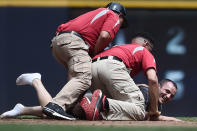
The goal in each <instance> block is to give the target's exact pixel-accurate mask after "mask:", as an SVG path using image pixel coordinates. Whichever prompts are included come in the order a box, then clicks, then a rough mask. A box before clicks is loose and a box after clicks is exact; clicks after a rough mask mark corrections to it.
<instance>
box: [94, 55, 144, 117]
mask: <svg viewBox="0 0 197 131" xmlns="http://www.w3.org/2000/svg"><path fill="white" fill-rule="evenodd" d="M92 73H93V81H94V84H95V85H94V86H97V83H98V85H101V83H102V84H104V88H103V87H102V86H101V87H100V86H98V87H97V88H100V89H104V91H105V92H107V96H108V97H110V98H111V99H108V102H109V113H105V118H106V119H108V120H128V119H130V120H142V119H143V118H144V116H145V109H144V98H143V95H142V93H141V92H140V89H139V88H138V87H137V86H136V85H135V83H134V81H133V79H132V78H131V77H130V75H129V73H128V71H127V69H126V67H125V65H124V64H123V63H121V62H118V61H116V60H110V59H106V60H100V61H97V62H94V63H93V64H92ZM113 99H114V100H113ZM116 100H117V101H116ZM119 112H122V113H121V115H119ZM112 114H113V115H112ZM108 115H109V116H108Z"/></svg>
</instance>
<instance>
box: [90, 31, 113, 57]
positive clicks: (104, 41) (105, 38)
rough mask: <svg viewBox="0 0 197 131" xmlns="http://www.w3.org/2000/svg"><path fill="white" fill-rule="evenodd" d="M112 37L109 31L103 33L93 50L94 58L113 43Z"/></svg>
mask: <svg viewBox="0 0 197 131" xmlns="http://www.w3.org/2000/svg"><path fill="white" fill-rule="evenodd" d="M111 40H112V39H111V36H110V34H109V32H107V31H101V33H100V35H99V38H98V40H97V42H96V45H95V47H94V50H93V56H95V55H97V54H98V53H100V52H102V51H103V50H104V49H105V47H107V45H108V44H109V43H110V42H111Z"/></svg>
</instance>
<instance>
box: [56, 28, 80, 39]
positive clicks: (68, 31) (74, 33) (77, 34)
mask: <svg viewBox="0 0 197 131" xmlns="http://www.w3.org/2000/svg"><path fill="white" fill-rule="evenodd" d="M63 33H71V34H73V35H76V36H78V37H80V38H81V39H83V37H82V36H81V35H80V34H79V33H77V32H75V31H70V30H67V31H63V32H59V33H57V35H61V34H63Z"/></svg>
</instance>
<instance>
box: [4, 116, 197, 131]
mask: <svg viewBox="0 0 197 131" xmlns="http://www.w3.org/2000/svg"><path fill="white" fill-rule="evenodd" d="M179 119H182V120H185V121H188V122H197V117H179ZM19 121H20V119H19ZM101 130H102V131H197V125H196V126H188V127H187V126H181V127H178V126H169V127H168V126H166V125H164V126H152V127H151V126H146V125H144V126H94V125H90V126H87V125H86V126H79V125H77V124H73V125H50V124H35V123H34V124H25V123H20V124H16V123H14V124H13V123H9V122H8V123H0V131H101Z"/></svg>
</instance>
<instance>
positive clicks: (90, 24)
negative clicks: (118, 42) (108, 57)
mask: <svg viewBox="0 0 197 131" xmlns="http://www.w3.org/2000/svg"><path fill="white" fill-rule="evenodd" d="M119 28H120V21H119V17H118V15H117V14H116V13H114V12H113V11H112V10H109V9H106V8H99V9H96V10H93V11H90V12H88V13H85V14H83V15H81V16H79V17H77V18H75V19H73V20H70V21H69V22H67V23H65V24H62V25H60V26H59V27H58V29H57V32H63V31H66V30H71V31H75V32H77V33H79V34H81V35H82V37H83V38H84V40H85V41H86V42H87V43H88V44H89V46H90V52H91V51H92V50H93V48H94V47H95V44H96V41H97V39H98V37H99V35H100V32H101V31H107V32H109V34H110V36H111V38H112V39H113V38H114V37H115V34H116V33H117V31H118V30H119ZM108 44H109V43H108ZM108 44H107V45H108ZM107 45H105V47H107Z"/></svg>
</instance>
